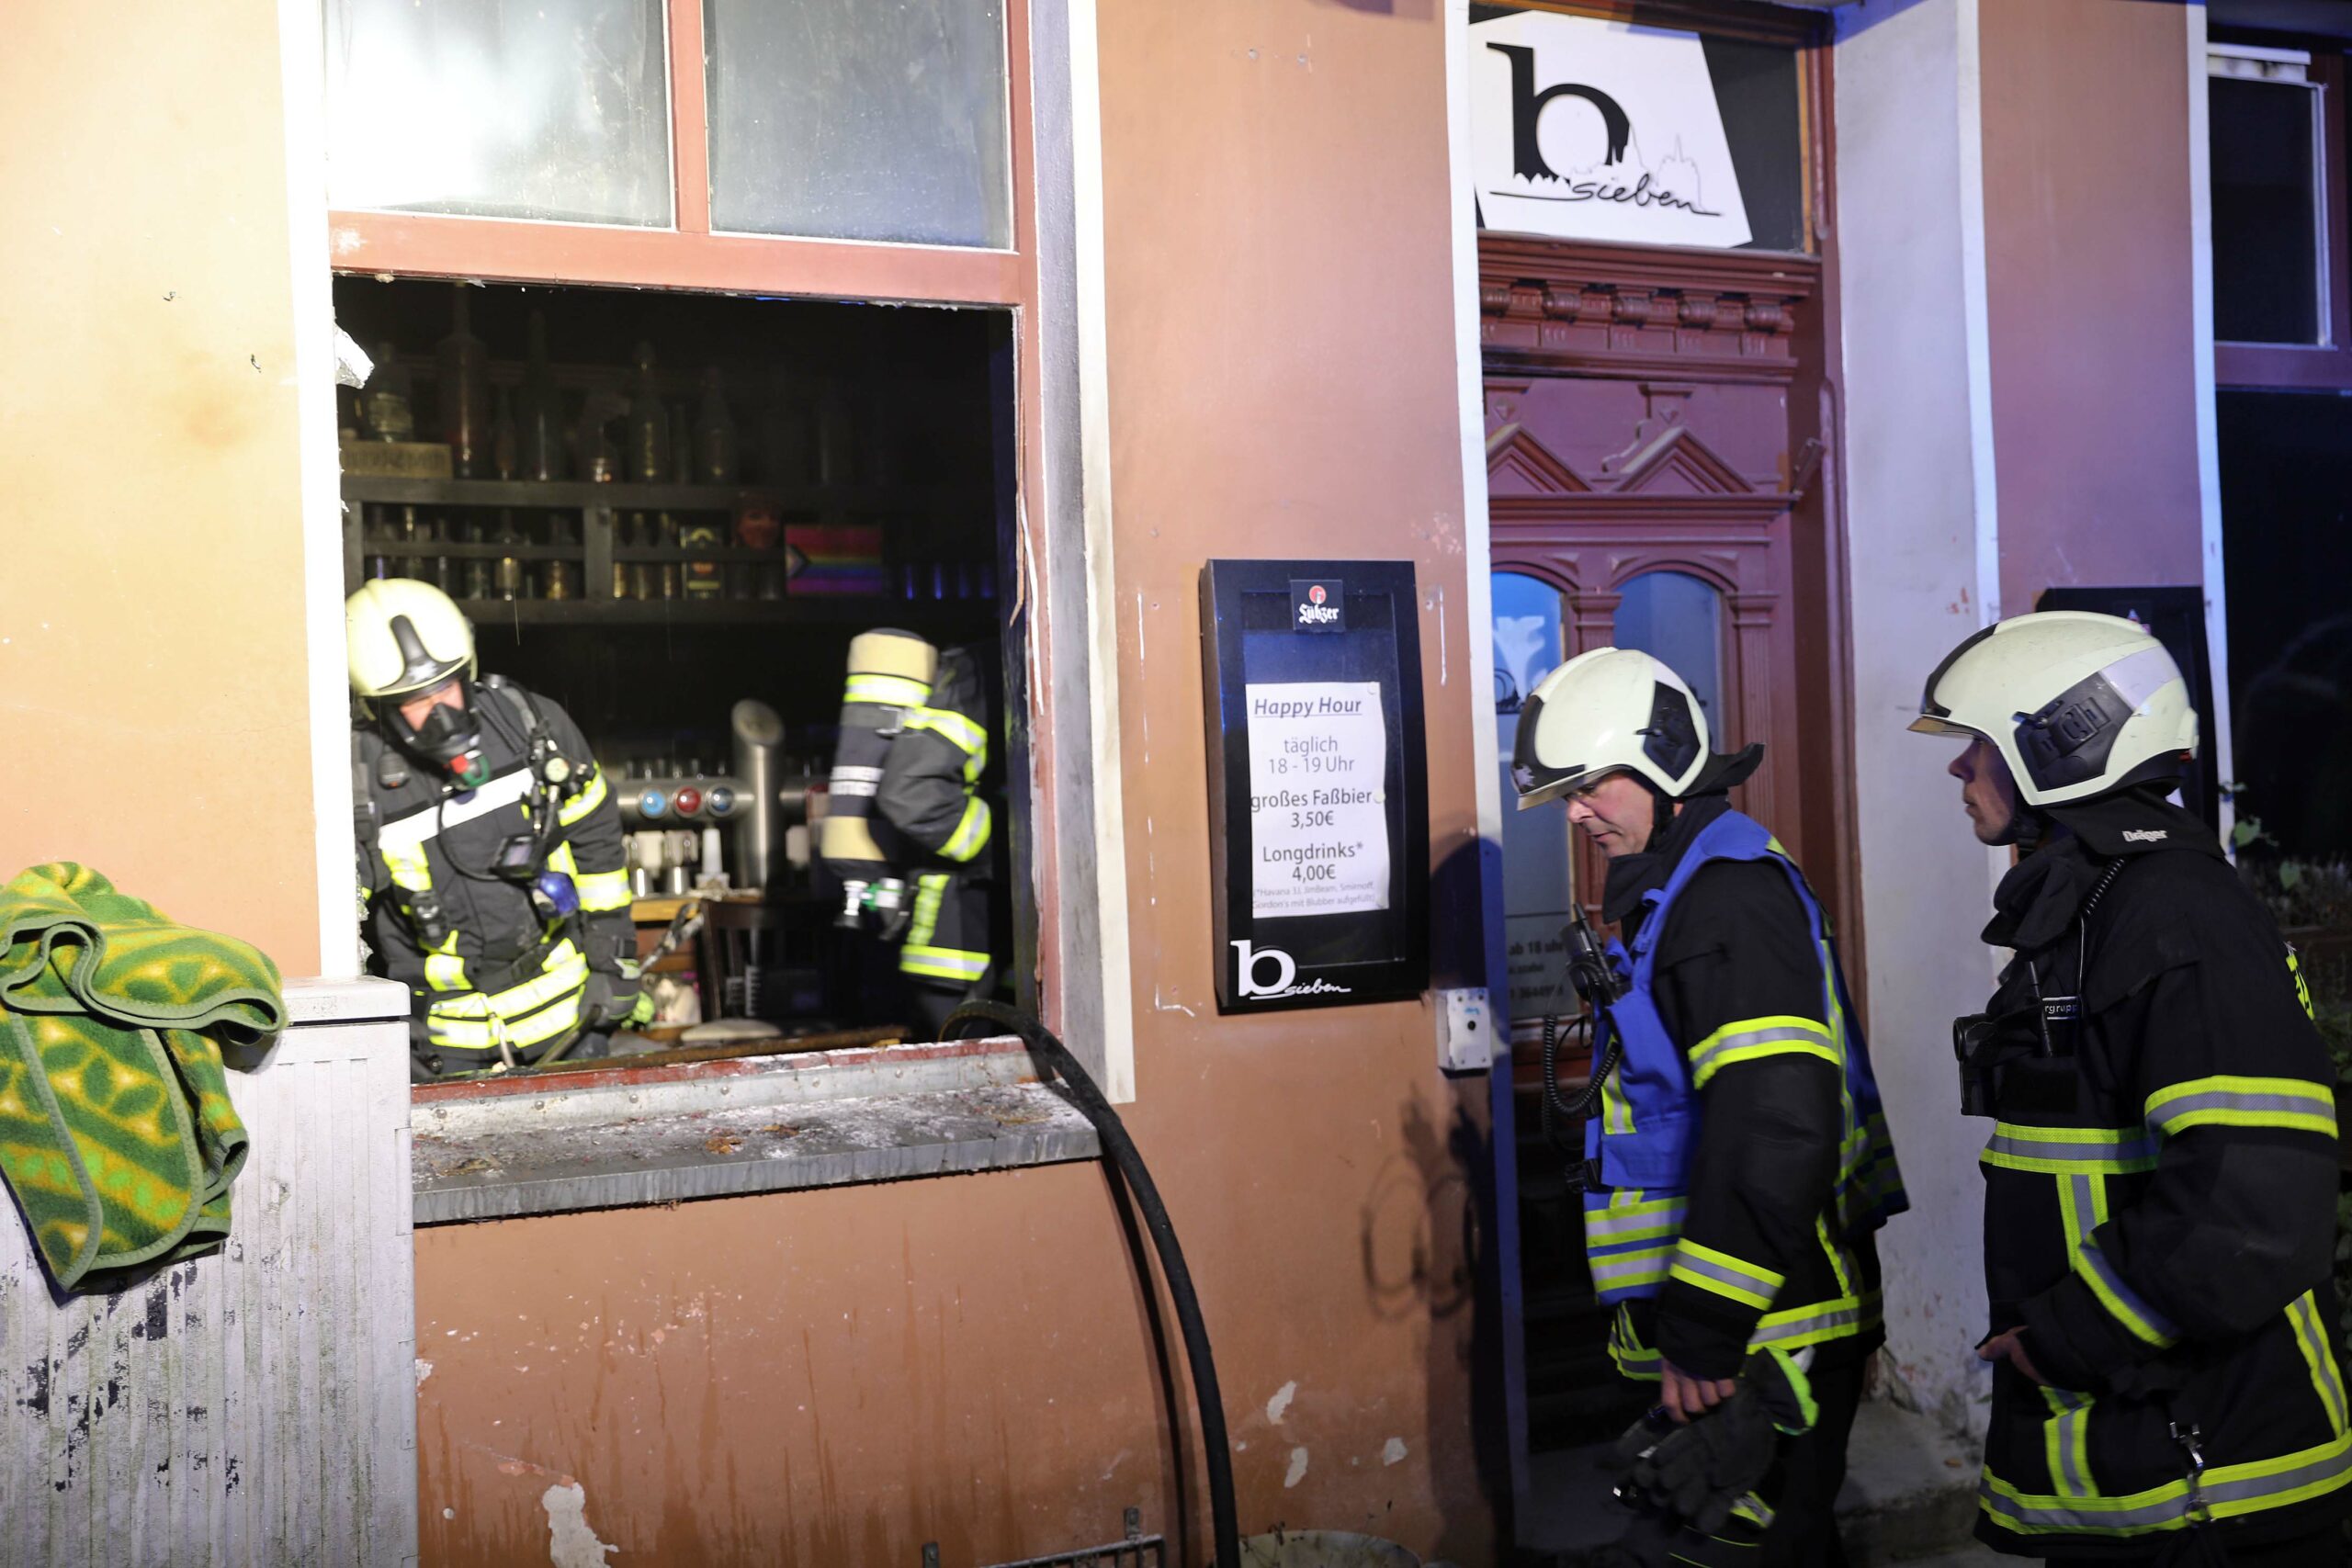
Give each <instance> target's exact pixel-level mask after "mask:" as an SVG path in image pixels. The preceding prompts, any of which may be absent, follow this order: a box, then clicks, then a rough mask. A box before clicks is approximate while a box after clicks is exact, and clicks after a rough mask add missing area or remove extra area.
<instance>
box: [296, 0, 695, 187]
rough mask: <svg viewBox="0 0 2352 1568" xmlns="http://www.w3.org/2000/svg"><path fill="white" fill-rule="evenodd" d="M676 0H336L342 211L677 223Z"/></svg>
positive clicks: (330, 168) (331, 96)
mask: <svg viewBox="0 0 2352 1568" xmlns="http://www.w3.org/2000/svg"><path fill="white" fill-rule="evenodd" d="M662 11H663V7H662V0H433V3H432V4H430V5H420V4H418V0H327V157H328V164H327V186H328V192H329V197H330V199H331V200H332V202H333V203H334V205H335V206H337V207H343V208H354V209H372V210H379V211H382V210H391V211H408V212H456V213H466V214H469V215H471V216H474V217H481V218H532V219H545V220H568V221H571V222H580V223H631V224H643V225H648V226H653V227H660V226H663V225H666V224H668V223H669V221H670V189H671V181H670V91H669V63H668V56H667V53H666V52H665V50H664V47H663V39H662Z"/></svg>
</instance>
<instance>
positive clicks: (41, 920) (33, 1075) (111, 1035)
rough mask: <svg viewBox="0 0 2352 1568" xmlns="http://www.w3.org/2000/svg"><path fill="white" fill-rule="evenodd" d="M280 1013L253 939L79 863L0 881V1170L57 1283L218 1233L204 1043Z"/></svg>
mask: <svg viewBox="0 0 2352 1568" xmlns="http://www.w3.org/2000/svg"><path fill="white" fill-rule="evenodd" d="M285 1022H286V1004H285V1000H284V998H283V997H282V996H281V995H280V994H279V990H278V976H277V964H273V963H271V962H270V961H269V959H268V957H267V956H266V954H264V953H262V952H261V951H260V950H259V949H257V948H254V947H253V946H251V945H249V944H248V943H245V942H239V941H238V940H237V939H236V938H234V937H227V936H220V935H217V934H215V933H214V932H211V931H196V930H192V929H191V928H189V927H187V926H183V925H178V924H175V923H174V922H173V921H172V920H171V919H168V918H167V917H165V916H164V914H163V913H162V912H161V911H159V910H158V909H156V908H155V907H154V906H153V905H152V904H148V903H146V902H144V901H142V900H141V899H138V898H133V897H130V895H129V894H126V893H118V892H117V891H115V888H114V885H113V884H112V883H110V882H108V881H107V879H106V878H105V877H103V876H101V875H99V874H97V873H96V872H95V871H92V870H90V869H89V868H88V867H86V866H80V865H74V864H73V863H70V862H58V863H53V864H50V865H37V866H33V867H31V868H30V869H28V870H27V871H24V872H21V873H19V874H17V877H16V879H15V880H14V881H12V882H10V883H9V884H8V885H7V886H6V887H5V888H0V1174H5V1175H6V1177H7V1179H8V1186H9V1188H10V1190H13V1191H14V1192H15V1193H16V1197H17V1204H18V1205H19V1206H20V1207H21V1208H22V1209H23V1210H24V1214H25V1220H26V1222H27V1224H29V1225H30V1226H31V1229H32V1234H33V1240H34V1242H35V1244H36V1245H38V1246H39V1247H40V1253H41V1257H42V1258H44V1259H45V1260H46V1261H47V1262H48V1264H49V1268H50V1271H51V1273H52V1274H54V1275H55V1276H56V1278H57V1281H58V1283H59V1284H60V1285H61V1286H62V1287H63V1288H65V1289H67V1290H85V1291H87V1290H98V1289H104V1288H107V1286H108V1285H109V1284H111V1283H113V1282H114V1281H115V1280H117V1278H118V1277H119V1270H123V1269H133V1268H137V1267H140V1266H141V1265H145V1264H151V1263H157V1262H168V1261H171V1260H173V1259H175V1258H187V1257H190V1256H192V1255H194V1254H196V1253H199V1252H203V1251H206V1250H208V1249H209V1248H211V1247H218V1246H220V1242H221V1239H222V1238H223V1237H225V1236H226V1235H228V1234H229V1184H230V1183H231V1182H232V1181H234V1180H235V1179H237V1171H238V1169H239V1168H240V1167H242V1166H243V1164H244V1163H245V1129H244V1126H243V1123H241V1122H238V1120H237V1113H236V1111H234V1110H233V1109H232V1108H231V1106H230V1104H229V1085H228V1077H227V1074H226V1073H225V1071H224V1070H223V1068H222V1066H221V1062H220V1041H222V1040H230V1041H254V1040H259V1039H260V1038H262V1037H264V1036H266V1035H269V1034H272V1033H275V1032H277V1031H278V1030H280V1029H282V1028H284V1027H285Z"/></svg>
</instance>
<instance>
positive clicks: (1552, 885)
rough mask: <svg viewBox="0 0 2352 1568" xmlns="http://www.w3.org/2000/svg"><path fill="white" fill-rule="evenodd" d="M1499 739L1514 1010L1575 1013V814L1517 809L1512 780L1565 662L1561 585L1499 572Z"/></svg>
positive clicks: (1533, 1014)
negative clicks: (1547, 690) (1571, 847)
mask: <svg viewBox="0 0 2352 1568" xmlns="http://www.w3.org/2000/svg"><path fill="white" fill-rule="evenodd" d="M1493 581H1494V595H1495V731H1496V733H1495V741H1496V749H1497V750H1498V754H1499V759H1500V761H1501V764H1502V799H1503V947H1504V953H1503V966H1504V968H1505V970H1506V971H1507V972H1508V975H1509V977H1510V992H1509V1003H1510V1017H1512V1018H1514V1019H1522V1020H1523V1019H1531V1018H1541V1017H1542V1016H1544V1014H1545V1013H1547V1012H1552V1013H1557V1012H1574V1011H1575V1010H1576V1007H1577V1003H1576V998H1575V997H1574V995H1572V994H1571V993H1570V991H1569V989H1568V953H1567V943H1566V940H1565V939H1564V938H1563V937H1562V935H1561V932H1562V931H1564V930H1565V929H1566V926H1567V923H1568V904H1569V900H1570V898H1571V897H1572V892H1571V888H1570V881H1569V868H1570V864H1571V863H1570V861H1569V858H1568V816H1567V813H1566V811H1564V810H1562V809H1561V808H1560V807H1557V806H1550V807H1536V808H1535V809H1534V810H1532V811H1521V810H1519V809H1518V808H1517V804H1516V801H1515V798H1514V797H1515V796H1516V795H1517V794H1518V791H1517V790H1516V789H1514V788H1513V787H1512V785H1511V782H1510V756H1511V748H1512V747H1513V746H1514V745H1516V744H1517V743H1518V739H1519V710H1520V708H1521V706H1522V705H1524V704H1525V703H1526V701H1527V697H1528V694H1530V693H1531V692H1532V691H1534V690H1535V684H1536V682H1539V681H1541V680H1543V679H1544V676H1546V675H1548V674H1550V673H1551V672H1552V671H1553V670H1554V669H1555V667H1556V666H1557V665H1558V664H1559V662H1560V591H1559V590H1558V589H1556V588H1555V587H1553V586H1552V585H1551V584H1550V583H1548V582H1544V581H1541V580H1540V579H1537V578H1532V577H1528V576H1525V575H1523V574H1522V573H1520V572H1515V571H1498V572H1497V573H1495V575H1494V579H1493Z"/></svg>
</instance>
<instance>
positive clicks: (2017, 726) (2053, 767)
mask: <svg viewBox="0 0 2352 1568" xmlns="http://www.w3.org/2000/svg"><path fill="white" fill-rule="evenodd" d="M1911 728H1913V729H1916V730H1917V731H1919V732H1920V733H1921V734H1924V735H1960V736H1982V737H1984V738H1985V739H1987V740H1990V741H1991V742H1992V743H1993V744H1994V745H1995V746H1996V747H1998V748H1999V749H2000V752H2001V760H2002V761H2005V762H2007V764H2008V765H2009V773H2010V774H2011V775H2012V776H2013V777H2014V778H2015V779H2016V780H2017V787H2018V795H2019V797H2020V798H2022V799H2023V800H2024V801H2025V803H2026V804H2027V805H2029V806H2064V805H2065V804H2066V803H2067V802H2068V801H2075V800H2089V799H2091V798H2093V797H2094V796H2097V795H2106V794H2109V793H2110V792H2111V791H2114V790H2118V789H2120V788H2123V787H2124V786H2125V785H2127V784H2143V783H2152V782H2157V781H2161V780H2169V779H2171V778H2172V777H2173V776H2174V775H2175V774H2177V773H2178V772H2179V770H2180V765H2181V763H2182V762H2183V761H2187V760H2188V758H2190V757H2194V756H2195V755H2196V754H2197V710H2196V708H2194V707H2192V706H2191V705H2189V701H2188V682H2186V681H2184V680H2182V679H2181V675H2180V667H2179V666H2178V665H2177V664H2175V663H2174V662H2173V660H2172V655H2171V654H2169V653H2167V652H2165V645H2164V644H2163V643H2161V642H2158V641H2157V640H2156V638H2155V635H2154V633H2153V632H2151V631H2149V630H2148V628H2147V627H2145V626H2142V625H2141V624H2140V623H2139V622H2137V621H2127V620H2124V619H2123V618H2122V617H2120V616H2118V615H2095V614H2093V613H2092V612H2090V611H2087V610H2044V611H2042V612H2041V613H2039V614H2037V615H2017V616H2013V617H2011V618H2010V619H2008V620H2006V621H1998V622H1996V623H1995V624H1994V625H1992V626H1986V627H1985V629H1984V630H1982V631H1980V632H1977V633H1976V634H1974V635H1973V636H1972V637H1969V638H1968V639H1967V640H1966V641H1965V642H1962V644H1961V645H1960V646H1959V647H1958V648H1955V649H1952V650H1951V653H1949V654H1947V655H1946V656H1945V657H1944V661H1943V662H1942V663H1941V664H1939V665H1937V666H1936V670H1935V673H1934V674H1932V675H1929V676H1928V689H1927V691H1926V693H1925V694H1923V695H1922V696H1921V697H1920V699H1919V717H1918V718H1917V721H1915V722H1914V723H1913V724H1912V726H1911Z"/></svg>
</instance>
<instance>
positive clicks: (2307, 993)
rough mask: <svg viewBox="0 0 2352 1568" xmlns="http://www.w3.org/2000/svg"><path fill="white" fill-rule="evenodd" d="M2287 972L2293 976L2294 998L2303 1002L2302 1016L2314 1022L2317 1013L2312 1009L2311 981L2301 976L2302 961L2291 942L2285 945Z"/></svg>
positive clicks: (2316, 1019)
mask: <svg viewBox="0 0 2352 1568" xmlns="http://www.w3.org/2000/svg"><path fill="white" fill-rule="evenodd" d="M2287 973H2288V974H2290V975H2291V976H2294V977H2295V999H2296V1000H2297V1001H2299V1002H2301V1003H2302V1004H2303V1016H2304V1017H2305V1018H2308V1019H2311V1020H2312V1021H2314V1022H2316V1021H2318V1018H2319V1014H2318V1013H2316V1012H2314V1011H2312V987H2311V982H2310V981H2308V980H2306V979H2304V978H2303V965H2302V961H2301V959H2299V958H2297V957H2296V956H2295V949H2294V945H2293V944H2292V943H2291V942H2290V943H2289V944H2288V947H2287Z"/></svg>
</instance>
